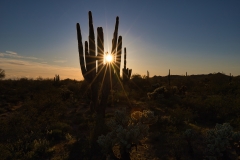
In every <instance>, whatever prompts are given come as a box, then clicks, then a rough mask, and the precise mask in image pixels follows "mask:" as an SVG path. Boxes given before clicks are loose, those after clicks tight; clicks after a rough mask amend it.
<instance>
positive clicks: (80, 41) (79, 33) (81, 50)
mask: <svg viewBox="0 0 240 160" xmlns="http://www.w3.org/2000/svg"><path fill="white" fill-rule="evenodd" d="M77 40H78V52H79V62H80V67H81V71H82V75H83V77H84V79H87V78H86V73H87V70H86V68H85V61H84V56H83V44H82V35H81V29H80V24H79V23H77Z"/></svg>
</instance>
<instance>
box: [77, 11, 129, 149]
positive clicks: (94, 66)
mask: <svg viewBox="0 0 240 160" xmlns="http://www.w3.org/2000/svg"><path fill="white" fill-rule="evenodd" d="M88 15H89V37H88V40H89V42H87V41H86V42H85V53H84V49H83V43H82V35H81V29H80V25H79V23H77V39H78V51H79V62H80V68H81V71H82V75H83V77H84V79H85V80H86V81H87V82H88V83H89V84H90V87H91V95H92V96H91V104H90V110H91V111H93V112H96V113H97V114H96V119H95V127H94V130H93V132H92V135H91V148H92V151H93V152H95V149H96V148H98V147H97V146H98V145H97V142H96V140H97V138H98V136H99V135H101V134H102V132H103V126H104V117H105V110H106V106H107V103H108V96H109V94H110V91H111V89H112V88H111V87H112V83H116V81H117V80H120V67H121V53H122V37H121V36H119V37H118V25H119V18H118V17H117V18H116V24H115V30H114V34H113V39H112V50H111V54H112V55H113V56H114V61H113V62H112V63H106V64H104V63H103V61H104V38H103V37H104V36H103V29H102V27H98V28H97V49H96V45H95V36H94V27H93V19H92V13H91V11H89V13H88ZM96 50H97V52H96ZM84 54H85V56H84ZM84 57H85V59H84ZM124 62H125V63H124V69H123V81H126V80H128V79H129V78H130V76H131V71H132V70H131V69H128V68H127V69H126V48H125V56H124ZM99 93H101V97H100V95H99Z"/></svg>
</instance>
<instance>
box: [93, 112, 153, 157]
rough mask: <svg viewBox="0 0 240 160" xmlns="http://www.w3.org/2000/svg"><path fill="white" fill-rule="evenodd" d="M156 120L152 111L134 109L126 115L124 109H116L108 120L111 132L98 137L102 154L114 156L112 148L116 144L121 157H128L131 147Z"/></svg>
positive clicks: (137, 143) (146, 133) (144, 135)
mask: <svg viewBox="0 0 240 160" xmlns="http://www.w3.org/2000/svg"><path fill="white" fill-rule="evenodd" d="M156 121H157V117H156V116H154V113H153V112H152V111H147V110H144V111H143V112H140V111H136V112H133V113H132V114H131V116H128V115H127V114H126V111H116V112H115V117H114V119H112V120H111V121H110V122H109V124H108V125H109V127H110V128H111V130H112V131H111V132H109V133H108V134H107V135H106V136H104V135H101V136H100V137H98V141H97V142H98V143H99V145H100V146H101V147H102V151H103V153H104V154H106V155H109V156H114V154H113V151H112V148H113V146H115V145H118V146H119V148H120V154H121V158H122V159H130V151H131V149H132V147H137V145H139V144H140V140H142V139H143V138H145V137H146V136H147V135H148V130H149V125H150V124H153V123H155V122H156Z"/></svg>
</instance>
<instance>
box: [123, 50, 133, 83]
mask: <svg viewBox="0 0 240 160" xmlns="http://www.w3.org/2000/svg"><path fill="white" fill-rule="evenodd" d="M126 59H127V51H126V48H124V68H123V70H122V72H123V82H127V81H128V80H129V79H130V77H131V74H132V69H128V68H126V65H127V61H126Z"/></svg>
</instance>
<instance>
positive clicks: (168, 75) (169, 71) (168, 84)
mask: <svg viewBox="0 0 240 160" xmlns="http://www.w3.org/2000/svg"><path fill="white" fill-rule="evenodd" d="M168 85H169V86H170V69H169V72H168Z"/></svg>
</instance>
